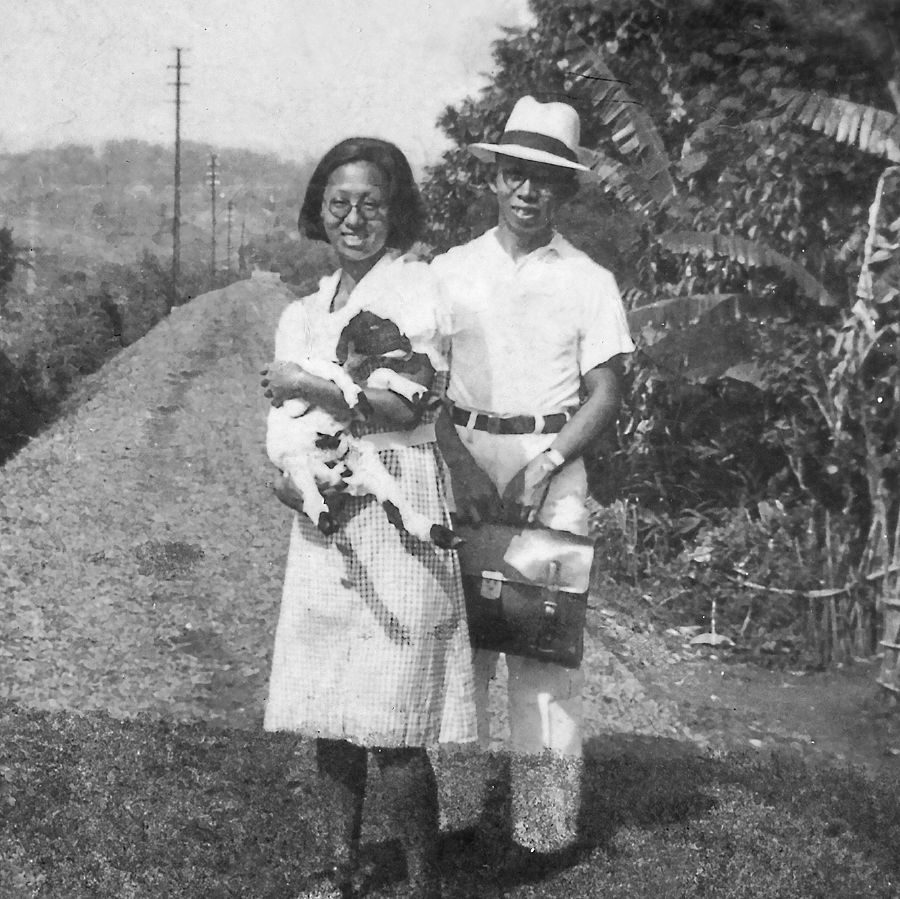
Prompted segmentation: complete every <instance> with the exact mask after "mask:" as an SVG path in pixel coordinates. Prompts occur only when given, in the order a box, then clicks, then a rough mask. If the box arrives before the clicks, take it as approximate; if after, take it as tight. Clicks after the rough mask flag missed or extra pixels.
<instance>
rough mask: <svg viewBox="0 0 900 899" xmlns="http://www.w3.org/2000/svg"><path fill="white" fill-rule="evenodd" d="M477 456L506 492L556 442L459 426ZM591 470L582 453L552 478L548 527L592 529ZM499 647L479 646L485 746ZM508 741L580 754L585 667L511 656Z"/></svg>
mask: <svg viewBox="0 0 900 899" xmlns="http://www.w3.org/2000/svg"><path fill="white" fill-rule="evenodd" d="M456 430H457V433H458V434H459V436H460V439H461V440H462V442H463V444H464V445H465V446H466V448H467V449H468V450H469V452H470V453H471V454H472V457H473V458H474V459H475V462H476V463H477V464H478V465H479V467H480V468H482V469H483V470H484V471H485V473H486V474H487V475H488V476H489V477H490V478H491V480H492V481H493V482H494V484H495V485H496V487H497V489H498V490H499V491H500V493H501V494H502V492H503V490H504V488H505V487H506V485H507V484H508V483H509V482H510V481H511V480H512V478H513V477H514V476H515V474H516V473H517V472H518V471H519V470H520V469H521V468H522V467H523V466H524V465H526V464H527V463H528V462H530V461H531V460H532V459H533V458H534V457H535V456H537V455H538V454H539V453H541V452H543V451H544V450H545V449H547V447H549V446H550V445H551V444H552V443H553V439H554V436H555V435H553V434H488V433H486V432H484V431H476V430H470V429H468V428H463V427H459V426H458V427H457V429H456ZM586 496H587V476H586V474H585V470H584V463H583V462H582V461H581V460H580V459H576V460H575V461H573V462H570V463H568V464H567V465H565V466H564V467H563V468H561V469H560V470H559V471H558V472H557V473H556V475H555V476H554V478H553V480H552V481H551V482H550V489H549V490H548V492H547V497H546V499H545V500H544V504H543V506H542V507H541V510H540V513H539V515H538V520H539V521H540V523H541V524H543V525H544V526H546V527H549V528H556V529H559V530H565V531H571V532H572V533H575V534H586V533H587V531H588V521H587V510H586V508H585V498H586ZM498 660H499V653H497V652H492V651H489V650H477V651H476V652H475V653H474V663H475V708H476V713H477V717H478V739H479V742H480V743H481V745H482V746H483V747H485V748H487V747H488V746H489V744H490V740H491V721H490V713H489V710H488V688H489V685H490V681H491V679H492V678H493V677H494V676H495V672H496V668H497V662H498ZM506 666H507V669H508V671H509V682H508V687H507V690H508V703H509V729H510V744H511V745H510V748H511V749H512V750H513V751H514V752H522V753H529V754H536V753H540V752H543V751H544V750H548V749H549V750H551V751H553V752H554V753H557V754H560V755H564V756H569V757H576V758H577V757H580V756H581V741H582V736H581V723H582V699H581V693H582V687H583V685H584V676H583V674H582V672H581V671H580V669H574V670H573V669H570V668H563V667H562V666H561V665H556V664H554V663H552V662H542V661H540V660H538V659H527V658H523V657H521V656H507V657H506Z"/></svg>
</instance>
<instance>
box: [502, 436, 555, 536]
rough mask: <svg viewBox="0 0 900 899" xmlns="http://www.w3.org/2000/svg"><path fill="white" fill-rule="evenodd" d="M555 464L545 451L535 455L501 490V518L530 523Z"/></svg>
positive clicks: (513, 522)
mask: <svg viewBox="0 0 900 899" xmlns="http://www.w3.org/2000/svg"><path fill="white" fill-rule="evenodd" d="M555 471H556V465H554V463H553V462H552V461H551V460H550V459H548V458H547V454H546V453H541V454H540V455H538V456H535V458H534V459H532V460H531V461H530V462H529V463H528V464H527V465H526V466H525V467H524V468H522V469H520V470H519V471H518V472H517V474H516V475H515V477H513V479H512V480H511V481H510V482H509V483H508V484H507V485H506V489H505V490H504V491H503V499H502V503H503V511H502V515H503V520H504V521H507V522H509V523H510V524H531V523H532V522H533V521H534V520H535V518H537V514H538V512H539V510H540V508H541V505H542V503H543V502H544V497H545V496H546V495H547V491H548V490H549V489H550V479H551V478H552V477H553V474H554V472H555Z"/></svg>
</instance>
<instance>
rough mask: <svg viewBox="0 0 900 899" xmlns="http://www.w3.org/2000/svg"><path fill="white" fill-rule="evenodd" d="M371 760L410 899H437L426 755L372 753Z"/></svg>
mask: <svg viewBox="0 0 900 899" xmlns="http://www.w3.org/2000/svg"><path fill="white" fill-rule="evenodd" d="M374 755H375V759H376V761H377V763H378V767H379V770H380V771H381V775H382V777H383V778H384V781H385V786H386V793H387V795H388V796H389V797H390V799H389V801H390V803H391V811H392V814H393V816H394V820H395V821H397V823H398V824H399V826H400V834H401V838H402V840H403V848H404V850H405V851H406V864H407V869H408V872H409V883H410V897H414V899H438V897H440V895H441V877H440V871H439V869H438V839H439V831H440V820H439V816H438V791H437V779H436V778H435V776H434V768H432V766H431V759H429V758H428V753H427V752H426V751H425V750H424V749H423V748H421V747H403V748H397V749H393V748H391V749H388V748H382V749H376V750H375V753H374Z"/></svg>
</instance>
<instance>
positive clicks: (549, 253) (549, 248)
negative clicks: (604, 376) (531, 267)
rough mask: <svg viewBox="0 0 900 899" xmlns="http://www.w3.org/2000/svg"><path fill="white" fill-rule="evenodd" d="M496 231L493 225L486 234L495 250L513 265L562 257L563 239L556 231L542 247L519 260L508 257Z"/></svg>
mask: <svg viewBox="0 0 900 899" xmlns="http://www.w3.org/2000/svg"><path fill="white" fill-rule="evenodd" d="M497 231H498V228H497V226H496V225H495V226H494V227H493V228H491V229H490V231H488V232H487V233H488V235H490V238H491V240H492V242H493V244H494V246H495V247H496V248H497V250H498V251H499V252H500V253H502V254H503V255H504V256H505V257H506V258H507V259H509V261H510V262H512V263H513V264H515V265H522V264H524V263H525V262H527V261H530V260H535V261H540V260H542V259H560V258H562V256H563V247H564V246H565V238H564V237H563V236H562V234H560V233H559V232H558V231H554V232H553V236H552V237H551V238H550V240H549V241H548V242H547V243H545V244H544V245H543V246H542V247H538V248H537V249H536V250H532V251H531V252H530V253H527V254H526V255H524V256H522V257H521V258H520V259H519V260H515V259H513V258H512V256H510V255H509V253H507V252H506V250H504V249H503V245H502V244H501V243H500V240H499V238H498V237H497Z"/></svg>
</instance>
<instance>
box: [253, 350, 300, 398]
mask: <svg viewBox="0 0 900 899" xmlns="http://www.w3.org/2000/svg"><path fill="white" fill-rule="evenodd" d="M260 374H261V375H262V376H263V378H262V381H261V383H262V386H263V387H264V388H265V391H264V393H265V395H266V396H267V397H268V398H269V399H270V400H271V401H272V405H273V406H276V407H278V406H281V405H282V404H283V403H284V401H285V400H290V399H294V398H295V397H300V396H301V392H300V389H299V388H300V383H301V377H302V375H303V369H302V368H301V367H300V366H299V365H297V363H296V362H284V361H281V360H275V361H274V362H270V363H269V364H268V365H267V366H266V367H265V368H264V369H263V370H262V371H261V372H260Z"/></svg>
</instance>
